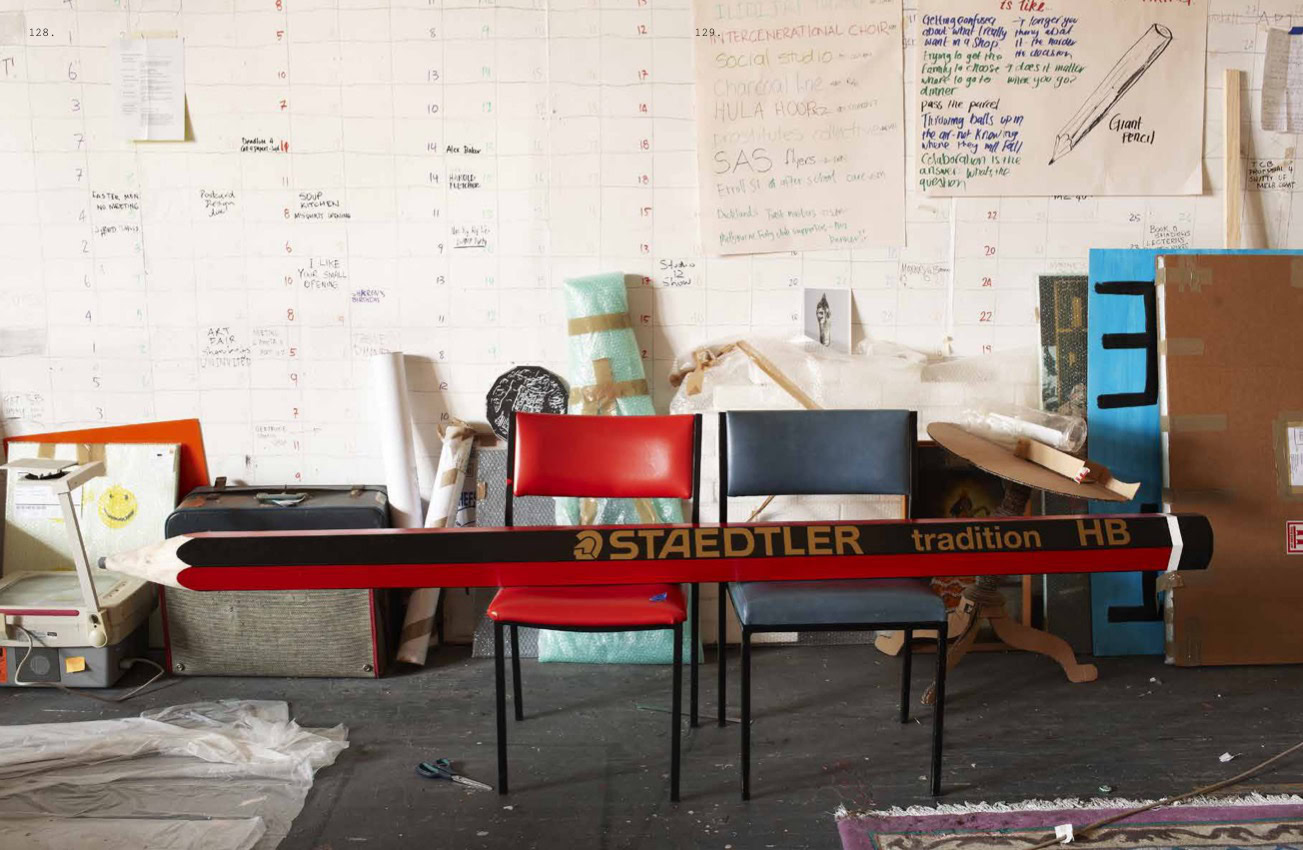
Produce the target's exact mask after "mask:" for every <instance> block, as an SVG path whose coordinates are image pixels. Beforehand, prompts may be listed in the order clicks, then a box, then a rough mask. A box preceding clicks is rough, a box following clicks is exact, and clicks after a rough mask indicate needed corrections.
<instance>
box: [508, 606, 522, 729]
mask: <svg viewBox="0 0 1303 850" xmlns="http://www.w3.org/2000/svg"><path fill="white" fill-rule="evenodd" d="M511 701H512V704H513V705H515V707H516V719H517V720H524V719H525V704H524V702H522V701H521V699H520V635H519V633H518V632H517V628H516V626H515V625H513V626H512V627H511Z"/></svg>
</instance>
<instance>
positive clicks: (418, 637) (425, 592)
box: [397, 419, 475, 664]
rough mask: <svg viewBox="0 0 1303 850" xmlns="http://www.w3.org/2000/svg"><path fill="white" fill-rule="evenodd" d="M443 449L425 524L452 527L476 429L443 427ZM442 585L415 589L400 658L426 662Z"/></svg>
mask: <svg viewBox="0 0 1303 850" xmlns="http://www.w3.org/2000/svg"><path fill="white" fill-rule="evenodd" d="M441 436H442V437H443V449H442V450H441V451H440V452H439V467H438V470H437V471H436V472H435V475H434V492H433V493H432V494H431V495H430V509H429V511H427V512H426V514H425V527H426V528H452V527H454V526H455V525H456V524H457V508H458V505H459V504H460V502H461V493H462V488H463V487H464V486H465V483H466V471H467V469H468V468H469V467H470V460H471V446H472V445H473V444H474V442H475V430H474V429H473V428H471V427H470V426H469V425H467V424H466V423H465V422H462V421H461V420H459V419H454V420H453V421H452V424H451V425H449V426H448V427H447V428H445V429H443V431H442V434H441ZM439 594H440V589H439V588H437V587H422V588H418V589H416V590H413V591H412V595H411V597H409V598H408V600H407V613H406V615H405V616H404V617H403V630H402V632H401V634H400V635H399V637H398V653H397V658H398V660H399V661H405V662H407V663H408V664H424V663H425V658H426V655H427V653H428V651H429V648H430V645H431V644H432V643H434V640H433V639H432V637H431V636H432V635H433V634H434V614H435V611H436V610H437V609H438V607H439Z"/></svg>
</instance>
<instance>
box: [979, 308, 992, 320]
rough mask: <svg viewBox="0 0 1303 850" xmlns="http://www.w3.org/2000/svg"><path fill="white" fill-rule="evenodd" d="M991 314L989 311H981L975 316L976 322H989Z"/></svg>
mask: <svg viewBox="0 0 1303 850" xmlns="http://www.w3.org/2000/svg"><path fill="white" fill-rule="evenodd" d="M991 312H992V311H991V310H983V311H981V312H980V313H978V314H977V321H979V322H989V321H991Z"/></svg>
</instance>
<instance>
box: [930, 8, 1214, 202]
mask: <svg viewBox="0 0 1303 850" xmlns="http://www.w3.org/2000/svg"><path fill="white" fill-rule="evenodd" d="M1011 6H1012V8H1010V7H1011ZM1207 15H1208V10H1207V3H1206V0H1180V2H1171V3H1149V2H1143V0H1090V2H1063V0H1058V1H1057V2H1056V0H1045V2H1042V1H1041V0H1002V2H1000V3H998V4H996V3H982V4H980V5H974V4H973V3H972V2H969V0H922V2H921V3H920V17H919V30H918V45H919V49H918V51H917V52H916V61H917V72H918V77H917V79H918V81H919V84H918V85H919V88H918V109H919V113H918V122H917V124H916V128H917V129H916V131H915V139H914V144H915V150H916V153H917V163H918V166H917V175H916V179H917V185H918V187H919V188H921V189H923V190H925V191H926V192H927V193H928V194H930V195H1050V194H1054V195H1197V194H1200V193H1201V192H1202V191H1203V171H1202V157H1203V108H1204V60H1205V47H1206V42H1207V20H1208V18H1207Z"/></svg>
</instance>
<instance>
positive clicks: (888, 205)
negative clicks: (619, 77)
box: [693, 0, 905, 255]
mask: <svg viewBox="0 0 1303 850" xmlns="http://www.w3.org/2000/svg"><path fill="white" fill-rule="evenodd" d="M693 10H694V19H695V20H694V23H695V26H696V36H697V37H696V79H697V161H698V171H699V176H698V185H699V186H700V189H701V236H702V247H703V248H704V249H705V251H706V253H708V254H714V255H719V254H749V253H762V252H769V251H797V250H807V249H808V250H821V249H834V248H849V247H854V246H864V245H878V246H881V245H902V244H904V241H905V224H904V203H905V167H904V161H903V153H904V150H905V143H904V123H903V122H904V88H903V81H902V77H901V71H902V63H903V58H902V39H901V2H900V0H783V2H778V3H738V2H727V0H718V1H717V0H695V2H694V3H693Z"/></svg>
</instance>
